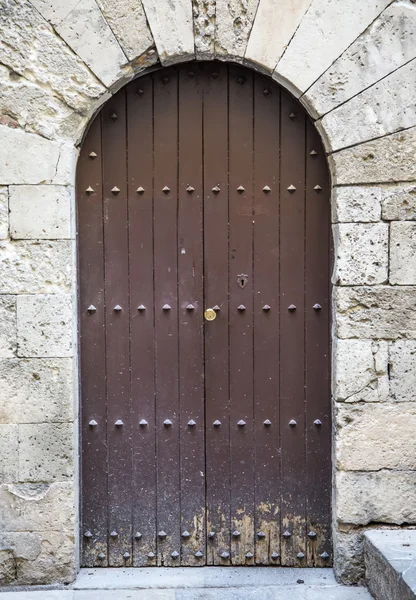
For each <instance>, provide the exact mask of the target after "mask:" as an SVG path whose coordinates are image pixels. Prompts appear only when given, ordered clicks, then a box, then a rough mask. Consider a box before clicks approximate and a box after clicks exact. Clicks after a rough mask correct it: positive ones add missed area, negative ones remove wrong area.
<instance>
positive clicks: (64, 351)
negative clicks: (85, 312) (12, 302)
mask: <svg viewBox="0 0 416 600" xmlns="http://www.w3.org/2000/svg"><path fill="white" fill-rule="evenodd" d="M72 318H73V317H72V302H71V296H70V295H69V294H60V295H58V296H53V295H40V296H18V297H17V340H18V355H19V356H21V357H32V356H33V357H66V356H72V354H73V348H72Z"/></svg>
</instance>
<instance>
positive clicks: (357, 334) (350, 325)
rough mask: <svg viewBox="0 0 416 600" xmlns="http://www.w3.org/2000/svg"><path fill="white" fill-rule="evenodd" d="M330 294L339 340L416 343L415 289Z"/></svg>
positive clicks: (364, 289) (343, 290)
mask: <svg viewBox="0 0 416 600" xmlns="http://www.w3.org/2000/svg"><path fill="white" fill-rule="evenodd" d="M333 294H334V302H335V311H334V316H335V325H336V333H337V335H338V337H340V338H363V339H375V340H379V339H391V340H396V339H398V338H409V339H416V297H415V289H414V287H411V286H407V287H404V286H403V287H389V286H374V287H348V288H347V287H345V288H343V287H336V288H334V293H333Z"/></svg>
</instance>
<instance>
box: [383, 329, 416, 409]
mask: <svg viewBox="0 0 416 600" xmlns="http://www.w3.org/2000/svg"><path fill="white" fill-rule="evenodd" d="M389 365H390V372H389V375H390V394H391V398H392V400H395V401H396V402H416V368H415V365H416V341H411V340H398V341H396V342H393V343H392V344H390V349H389Z"/></svg>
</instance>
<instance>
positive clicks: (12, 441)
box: [0, 425, 18, 483]
mask: <svg viewBox="0 0 416 600" xmlns="http://www.w3.org/2000/svg"><path fill="white" fill-rule="evenodd" d="M17 466H18V425H0V483H13V482H15V481H17V480H18V469H17Z"/></svg>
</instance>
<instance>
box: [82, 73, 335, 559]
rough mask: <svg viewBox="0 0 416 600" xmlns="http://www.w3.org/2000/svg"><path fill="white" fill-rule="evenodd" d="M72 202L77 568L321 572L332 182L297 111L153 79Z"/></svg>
mask: <svg viewBox="0 0 416 600" xmlns="http://www.w3.org/2000/svg"><path fill="white" fill-rule="evenodd" d="M77 190H78V191H77V195H78V235H79V281H80V300H79V312H80V360H81V392H82V402H81V409H82V410H81V437H82V532H81V533H82V545H83V553H82V555H83V558H82V564H83V565H85V566H107V565H110V566H151V565H155V566H156V565H165V566H166V565H171V566H175V565H204V564H207V565H254V564H260V565H269V564H270V565H290V566H323V565H328V564H330V562H331V540H330V499H331V466H330V465H331V458H330V455H331V450H330V449H331V444H330V438H331V423H330V421H331V417H330V385H329V366H330V358H329V317H330V303H329V297H330V281H329V266H330V265H329V261H330V258H329V257H330V226H329V213H330V187H329V176H328V169H327V164H326V160H325V155H324V150H323V147H322V144H321V141H320V139H319V136H318V134H317V132H316V131H315V129H314V127H313V125H312V124H311V122H310V121H309V119H308V117H307V115H306V114H305V111H304V110H303V108H302V107H301V105H300V104H299V103H298V102H297V101H296V100H295V99H294V98H292V97H291V96H290V95H289V94H288V93H287V92H286V91H284V90H283V89H282V88H281V87H280V86H278V85H277V84H276V83H275V82H273V81H271V80H270V79H268V78H266V77H265V76H263V75H259V74H256V73H254V72H252V71H250V70H248V69H245V68H243V67H239V66H227V65H225V64H217V63H203V64H196V63H193V64H188V65H183V66H180V67H175V68H169V69H166V70H163V71H158V72H154V73H152V74H149V75H146V76H144V77H142V78H140V79H137V80H135V81H133V82H132V83H130V84H129V85H127V86H126V87H125V88H123V89H122V90H120V91H119V92H118V93H117V94H116V95H115V96H114V97H113V98H112V99H111V100H109V101H108V102H107V104H106V105H105V106H104V108H103V109H102V110H101V112H100V114H99V115H98V116H97V117H96V119H95V121H94V122H93V124H92V126H91V129H90V131H89V133H88V135H87V137H86V139H85V141H84V144H83V147H82V151H81V156H80V160H79V165H78V175H77ZM204 311H207V312H206V313H205V315H206V318H204Z"/></svg>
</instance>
